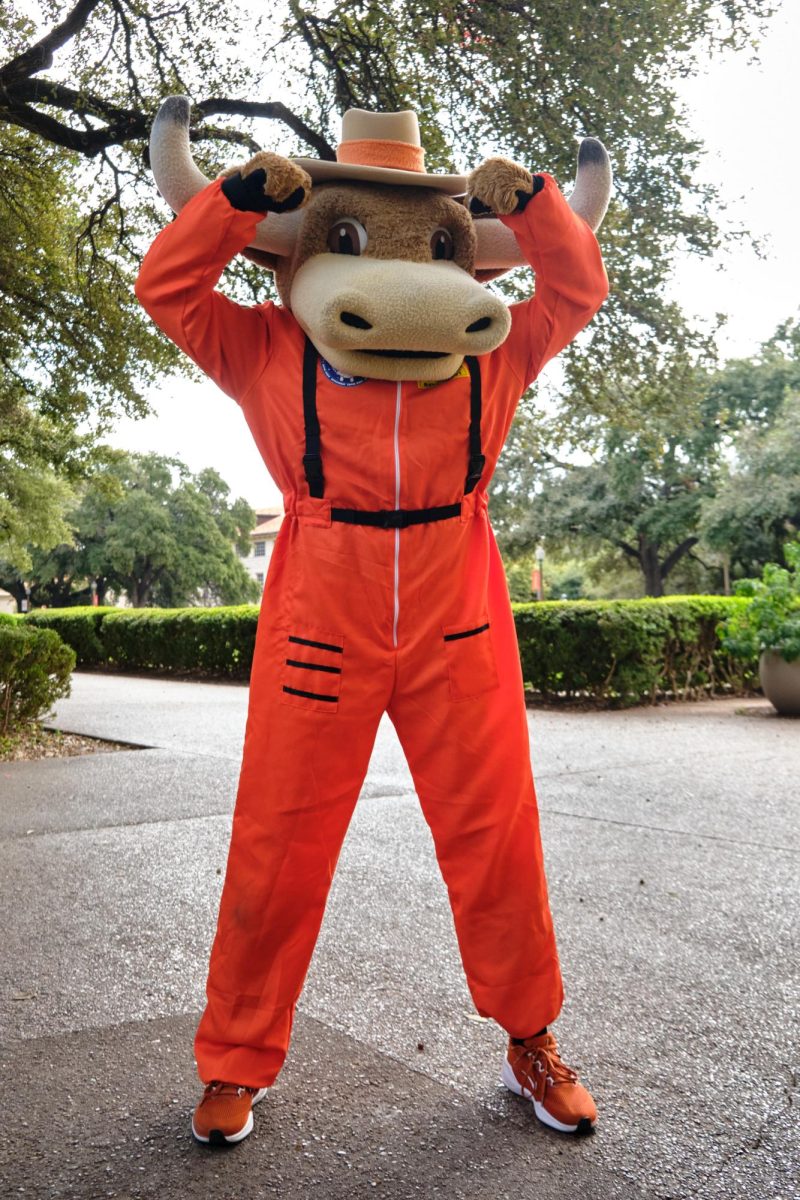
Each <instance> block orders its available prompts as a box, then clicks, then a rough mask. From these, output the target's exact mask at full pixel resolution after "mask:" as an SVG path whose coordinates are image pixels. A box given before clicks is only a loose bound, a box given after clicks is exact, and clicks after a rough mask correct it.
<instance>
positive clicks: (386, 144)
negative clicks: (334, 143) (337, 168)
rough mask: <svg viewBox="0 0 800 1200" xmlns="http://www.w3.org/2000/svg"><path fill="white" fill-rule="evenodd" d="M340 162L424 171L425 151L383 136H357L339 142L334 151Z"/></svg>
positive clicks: (399, 169)
mask: <svg viewBox="0 0 800 1200" xmlns="http://www.w3.org/2000/svg"><path fill="white" fill-rule="evenodd" d="M336 159H337V161H338V162H340V163H349V164H350V165H351V166H359V167H389V168H392V169H393V170H397V171H418V172H420V173H424V171H425V151H424V150H423V149H422V147H421V146H414V145H412V144H411V142H393V141H389V140H388V139H385V138H359V139H357V140H354V141H350V142H341V144H340V145H339V149H338V150H337V151H336Z"/></svg>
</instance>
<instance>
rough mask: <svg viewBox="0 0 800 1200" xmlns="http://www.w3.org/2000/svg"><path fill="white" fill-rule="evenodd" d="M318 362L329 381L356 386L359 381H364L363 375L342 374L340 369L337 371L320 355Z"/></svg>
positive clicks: (340, 385)
mask: <svg viewBox="0 0 800 1200" xmlns="http://www.w3.org/2000/svg"><path fill="white" fill-rule="evenodd" d="M320 362H321V363H322V369H323V371H324V372H325V375H326V376H327V378H328V379H330V381H331V383H337V384H338V385H339V387H358V385H359V384H360V383H366V382H367V381H366V378H365V377H364V376H363V375H342V373H341V371H337V370H336V367H332V366H331V364H330V363H329V362H328V361H327V360H326V359H324V358H323V357H322V355H320Z"/></svg>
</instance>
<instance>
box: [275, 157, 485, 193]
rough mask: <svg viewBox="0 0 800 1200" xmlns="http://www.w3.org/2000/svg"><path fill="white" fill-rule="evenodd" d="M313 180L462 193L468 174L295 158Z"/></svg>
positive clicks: (317, 181)
mask: <svg viewBox="0 0 800 1200" xmlns="http://www.w3.org/2000/svg"><path fill="white" fill-rule="evenodd" d="M292 162H294V163H297V165H298V166H299V167H302V168H303V170H304V171H308V174H309V175H310V176H311V179H312V181H313V182H314V183H328V182H329V181H334V182H335V181H337V180H338V181H339V182H341V183H346V182H347V181H348V180H352V181H353V182H356V183H361V182H364V183H387V184H392V185H394V186H397V185H398V184H399V185H401V186H403V187H423V188H433V189H434V190H435V191H437V192H445V193H446V194H447V195H448V196H463V195H464V194H465V193H466V190H467V177H466V175H427V174H426V173H425V172H424V171H400V170H398V169H397V168H395V167H363V166H360V165H359V164H358V163H342V162H331V161H329V160H327V159H322V158H293V159H292Z"/></svg>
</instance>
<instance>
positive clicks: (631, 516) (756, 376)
mask: <svg viewBox="0 0 800 1200" xmlns="http://www.w3.org/2000/svg"><path fill="white" fill-rule="evenodd" d="M643 396H646V399H647V404H646V406H645V409H644V412H643V415H642V417H641V419H640V421H639V422H638V424H637V426H636V427H635V428H631V427H630V426H626V425H625V424H623V423H622V422H620V421H619V420H616V419H615V420H609V421H607V422H605V423H604V425H603V427H602V430H595V434H594V444H592V442H591V441H590V442H588V443H587V442H586V441H584V442H583V443H582V444H579V443H567V444H566V445H562V446H556V445H554V442H553V437H554V435H553V430H552V429H550V428H549V426H548V425H547V423H546V422H545V420H544V419H543V417H542V415H541V414H540V413H538V412H536V411H534V410H532V409H531V408H530V407H529V406H527V405H525V406H523V407H522V408H521V410H520V413H519V415H518V418H517V420H516V422H515V424H514V427H513V428H512V432H511V437H510V439H509V442H508V444H507V446H506V449H505V450H504V452H503V454H502V456H501V459H500V463H499V466H498V470H497V473H496V475H495V478H494V480H493V482H492V497H491V504H490V511H491V513H492V519H493V522H494V524H495V527H496V528H497V531H498V537H499V541H500V545H501V547H502V548H503V550H504V551H505V552H506V553H509V552H510V553H512V554H519V553H520V552H521V551H524V550H525V549H527V548H528V547H530V546H532V545H534V544H535V543H536V542H538V541H541V540H542V539H546V545H547V548H548V551H549V550H550V549H551V548H555V549H557V550H559V551H562V552H563V551H565V550H569V551H572V552H577V553H581V554H584V555H588V556H591V555H598V554H601V553H602V554H603V555H604V559H605V563H606V565H610V561H611V557H612V556H613V558H615V559H616V561H617V562H618V563H622V562H627V563H628V564H630V565H632V566H635V567H636V568H637V569H638V570H639V571H640V572H641V577H642V581H643V583H644V586H645V590H646V592H647V594H648V595H651V596H659V595H661V594H662V593H663V590H664V585H665V583H666V581H667V580H668V579H669V581H670V586H671V587H672V588H676V584H677V587H678V588H679V587H680V586H681V584H682V585H683V586H686V585H687V584H688V585H689V586H690V587H691V584H692V580H693V579H694V584H695V587H698V586H699V587H700V588H703V587H707V586H709V585H710V586H712V587H713V586H714V584H715V583H716V584H717V586H719V583H720V582H721V565H722V560H723V559H725V558H727V559H728V560H729V561H730V560H733V562H734V564H737V563H739V564H741V563H745V564H753V565H756V566H760V565H761V564H762V563H763V562H764V561H765V560H768V559H769V558H770V557H772V558H776V557H778V556H779V554H780V546H781V544H782V542H783V541H784V540H785V539H786V536H787V534H788V533H790V532H791V531H792V529H793V528H797V525H798V522H800V467H799V466H798V463H800V399H798V397H799V396H800V327H798V325H797V324H796V323H795V322H791V321H790V322H787V323H785V324H784V325H782V326H781V327H780V328H779V329H778V331H777V332H776V334H775V335H774V337H772V338H771V339H770V340H769V341H768V342H766V343H765V344H764V345H763V346H762V347H761V350H760V352H759V353H758V354H757V355H755V356H754V357H753V358H752V359H748V360H732V361H730V362H729V363H727V364H726V365H725V366H724V367H723V368H721V369H712V365H711V364H710V363H700V364H698V363H693V362H692V360H691V358H690V357H689V356H688V355H686V354H682V353H678V352H677V351H675V352H673V353H671V354H670V356H669V369H666V370H663V371H661V372H660V373H659V375H658V377H657V378H655V379H653V380H652V381H651V382H650V384H649V386H648V387H647V388H646V389H645V391H644V392H643ZM588 428H589V430H591V428H592V426H591V421H589V422H588ZM589 436H591V434H590V435H589ZM588 449H591V450H593V451H594V454H593V457H592V460H590V461H589V460H587V454H586V450H588ZM732 451H734V452H735V453H736V455H737V456H738V462H737V463H736V465H735V466H734V467H729V466H728V465H727V462H728V460H729V459H730V458H731V454H732ZM701 539H702V540H703V543H704V545H705V546H707V547H708V548H710V550H711V552H712V554H711V562H706V561H705V558H706V557H708V556H706V555H705V553H704V552H702V553H700V555H699V556H698V553H697V551H696V549H695V547H697V546H698V545H699V543H700V541H701ZM715 555H716V556H717V559H716V561H714V556H715ZM715 576H716V578H715ZM679 581H680V582H679ZM676 590H677V588H676Z"/></svg>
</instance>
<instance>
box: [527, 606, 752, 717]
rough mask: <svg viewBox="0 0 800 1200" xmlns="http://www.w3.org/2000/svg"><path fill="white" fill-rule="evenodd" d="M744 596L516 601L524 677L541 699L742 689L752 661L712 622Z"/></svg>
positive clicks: (645, 698) (645, 697)
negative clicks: (741, 661)
mask: <svg viewBox="0 0 800 1200" xmlns="http://www.w3.org/2000/svg"><path fill="white" fill-rule="evenodd" d="M743 603H744V602H743V601H741V600H738V599H736V598H733V599H731V598H723V597H716V596H671V597H669V598H666V599H659V600H652V599H648V600H609V601H591V600H585V601H576V602H569V601H556V602H550V601H545V602H544V603H541V604H525V605H516V606H515V611H514V616H515V620H516V625H517V637H518V639H519V646H520V655H521V658H522V673H523V678H524V679H525V682H526V684H528V685H529V686H530V687H531V688H532V690H533V692H534V693H536V694H537V695H540V696H542V697H544V698H545V699H547V700H563V699H568V700H569V699H582V700H589V701H591V702H594V703H602V704H615V705H629V704H641V703H647V702H650V703H652V702H654V701H655V700H656V699H657V698H658V697H659V696H669V697H672V698H675V699H683V700H686V699H697V698H699V697H702V696H706V695H711V694H715V693H718V692H738V691H741V690H743V689H745V688H746V687H747V686H748V684H749V683H750V681H751V680H752V679H753V677H754V673H755V670H756V663H755V662H748V663H746V664H745V665H744V666H743V667H741V666H738V665H737V664H736V663H734V661H733V660H732V658H731V656H730V655H729V654H728V653H726V652H724V651H723V650H721V649H720V646H719V644H718V642H717V636H716V627H717V624H718V622H719V621H720V619H721V618H722V617H723V616H727V615H728V614H730V613H731V612H732V611H734V612H735V611H737V609H738V608H739V607H741V606H742V605H743Z"/></svg>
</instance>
